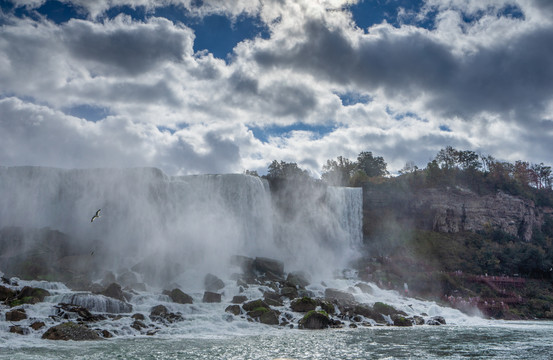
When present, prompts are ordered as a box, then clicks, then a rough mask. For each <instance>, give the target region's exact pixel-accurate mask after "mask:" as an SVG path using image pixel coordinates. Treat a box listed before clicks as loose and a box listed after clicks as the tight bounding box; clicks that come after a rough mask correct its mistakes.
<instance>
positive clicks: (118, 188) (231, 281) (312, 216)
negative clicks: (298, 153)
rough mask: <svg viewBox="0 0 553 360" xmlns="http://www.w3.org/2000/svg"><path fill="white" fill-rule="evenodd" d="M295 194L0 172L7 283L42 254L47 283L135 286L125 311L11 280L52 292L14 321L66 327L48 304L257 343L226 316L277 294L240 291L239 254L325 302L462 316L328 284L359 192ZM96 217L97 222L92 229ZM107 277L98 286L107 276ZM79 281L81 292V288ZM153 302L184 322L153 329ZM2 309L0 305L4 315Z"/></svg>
mask: <svg viewBox="0 0 553 360" xmlns="http://www.w3.org/2000/svg"><path fill="white" fill-rule="evenodd" d="M296 190H298V189H294V190H293V191H292V192H291V193H292V194H295V192H294V191H296ZM303 190H306V189H303ZM300 193H302V196H300V197H293V199H294V200H293V201H292V202H291V203H289V204H285V205H286V206H283V205H282V203H280V204H278V201H275V196H278V192H277V195H275V194H273V195H271V191H270V189H269V187H268V183H267V182H266V181H265V180H262V179H260V178H258V177H252V176H248V175H198V176H178V177H171V176H167V175H165V174H163V173H162V172H161V171H160V170H157V169H149V168H148V169H88V170H62V169H51V168H36V167H18V168H6V167H1V168H0V198H1V199H2V201H1V202H0V241H1V242H2V244H0V245H1V247H0V273H1V271H4V272H6V275H11V274H10V271H11V270H12V269H11V268H10V267H11V266H13V265H14V264H15V265H17V264H20V263H22V262H25V261H26V264H29V263H33V262H34V261H36V259H37V258H36V256H37V254H38V256H39V258H38V259H39V260H40V261H39V262H37V265H40V266H42V267H51V268H52V269H54V270H55V271H56V272H54V274H58V275H59V274H60V273H61V274H69V275H70V278H69V279H72V278H73V277H75V278H80V277H85V278H86V277H88V280H93V281H94V280H96V281H100V280H102V276H104V273H105V272H106V271H107V270H111V271H113V272H114V273H115V274H117V275H115V274H111V276H112V278H111V280H109V281H110V282H113V281H117V282H118V283H119V284H121V285H122V286H131V288H133V289H135V290H128V291H129V293H127V294H129V295H130V297H131V299H130V300H129V303H130V304H127V303H125V302H122V301H119V300H115V299H113V298H108V297H106V296H104V295H99V294H93V293H91V292H83V291H79V292H74V291H72V290H70V289H69V288H67V287H66V286H65V285H63V284H61V283H59V282H44V281H23V280H18V282H19V285H13V284H10V285H7V286H8V287H9V288H10V289H12V290H13V291H22V289H23V287H24V286H31V287H36V288H42V289H45V290H48V291H49V293H50V296H47V297H46V298H45V299H44V301H43V302H40V303H38V304H35V305H30V304H25V305H23V306H22V307H23V308H24V309H25V310H26V312H27V314H28V318H27V319H25V320H22V321H20V322H18V324H19V325H22V326H24V327H28V328H30V327H31V325H32V323H33V322H36V321H44V322H45V323H46V325H47V326H53V325H56V324H58V323H59V322H61V321H63V320H62V319H55V317H56V316H58V315H57V314H58V313H57V310H56V304H62V303H72V304H73V305H75V306H82V307H84V308H86V309H88V310H89V311H91V312H93V313H98V314H108V315H110V316H104V320H100V321H98V322H95V323H94V324H95V325H94V326H96V327H97V328H101V329H107V330H108V331H110V332H111V333H113V334H115V335H117V336H135V335H137V334H138V335H140V334H142V335H144V334H145V331H146V330H148V331H152V332H153V333H156V334H160V335H164V336H173V335H174V334H180V335H183V336H205V335H206V334H208V335H207V336H211V335H212V334H236V333H242V334H257V333H258V332H259V326H261V325H260V324H259V323H257V322H251V321H249V320H251V319H249V318H246V317H245V316H244V313H242V314H241V315H240V316H233V315H230V314H229V313H227V312H226V307H227V306H228V305H229V304H230V303H231V300H232V299H233V297H234V296H236V295H241V296H246V297H247V298H248V299H250V300H253V299H257V298H259V297H260V296H261V294H264V293H267V292H269V293H270V292H273V291H274V290H275V289H274V286H275V283H272V285H271V284H270V283H269V284H266V283H263V281H264V280H260V282H257V283H255V284H253V285H252V284H249V286H248V285H244V284H239V283H238V282H237V281H236V278H233V276H232V275H231V271H235V269H234V268H233V266H232V265H231V264H230V258H231V256H232V255H235V254H236V255H244V256H247V257H250V258H253V257H269V258H273V259H277V260H280V261H283V262H284V267H285V269H286V271H287V272H291V271H296V270H299V271H302V272H303V273H307V275H308V276H309V275H310V276H309V277H310V278H311V284H310V285H309V286H307V287H306V288H305V289H303V290H302V291H303V293H302V294H309V295H311V296H316V297H324V296H325V295H324V294H325V290H326V289H328V288H330V287H332V288H334V289H338V290H341V291H345V292H348V293H350V294H352V295H354V296H355V300H356V301H359V302H361V303H369V304H371V303H374V302H376V301H386V302H387V303H389V304H392V305H395V306H397V307H398V308H400V309H401V310H403V311H405V312H406V313H408V314H413V315H416V314H421V313H427V314H429V315H433V314H438V315H442V314H447V316H448V317H450V318H449V319H451V318H453V319H466V317H464V316H463V315H462V314H461V313H460V312H458V311H456V310H451V309H447V310H444V308H441V307H439V306H437V305H436V304H435V303H430V302H424V301H419V300H416V301H415V300H412V299H407V298H404V297H402V296H400V295H399V294H397V293H395V292H390V291H383V290H380V289H378V288H377V287H376V286H374V285H371V286H373V292H372V294H367V293H363V292H361V291H360V290H359V289H357V288H356V287H355V286H356V285H357V283H358V280H354V279H343V278H342V279H334V278H333V272H334V270H336V269H340V268H343V267H344V266H346V265H347V261H349V260H352V259H354V258H355V257H356V256H358V255H359V250H360V246H361V243H362V232H361V226H362V193H361V189H349V188H336V187H326V186H320V184H319V185H317V186H316V187H313V188H308V189H307V190H306V191H303V192H302V191H301V189H300ZM99 208H100V209H102V210H101V212H100V218H98V219H95V220H94V222H91V217H92V215H94V213H95V212H96V210H97V209H99ZM29 259H30V260H31V261H29ZM40 266H39V267H40ZM207 273H214V274H216V275H219V276H220V277H221V278H222V279H223V281H224V287H223V288H222V289H220V290H219V293H220V294H221V296H222V299H221V302H220V303H206V302H204V300H203V296H204V290H205V287H204V284H203V279H204V276H205V274H207ZM108 279H110V278H109V277H108ZM103 280H104V283H103V284H102V286H106V284H108V283H106V282H105V281H107V280H106V277H104V279H103ZM321 280H324V282H321ZM255 281H257V280H255ZM142 282H146V283H147V285H144V284H143V283H142ZM137 283H138V284H137ZM76 284H77V288H78V285H80V283H79V282H77V283H76ZM96 285H97V286H100V284H96ZM133 285H141V286H142V287H141V289H140V288H139V287H136V286H134V287H133ZM175 287H177V288H180V289H182V290H184V291H186V293H187V294H189V295H190V296H191V298H192V299H193V304H180V303H176V302H174V301H172V299H171V298H170V297H169V296H168V295H166V294H165V293H162V291H161V290H164V289H174V288H175ZM72 288H75V287H72ZM89 289H91V287H89ZM299 296H304V295H299ZM158 305H163V306H165V307H166V308H167V309H168V311H170V312H174V313H179V314H181V316H182V317H183V318H184V319H185V321H184V320H183V321H180V322H178V323H174V324H165V325H164V326H160V325H159V323H156V322H155V320H152V319H151V318H149V316H148V315H149V314H150V311H151V310H152V308H153V307H155V306H158ZM2 306H3V308H2ZM273 306H274V308H275V309H277V310H278V311H279V312H280V313H282V314H286V313H287V316H288V320H289V321H290V323H293V324H296V325H295V326H297V324H298V322H299V320H300V319H301V318H302V316H303V314H295V313H292V312H290V310H289V309H290V308H289V307H290V300H289V299H287V300H284V303H283V304H282V305H281V306H278V305H273ZM8 309H9V307H8V306H6V305H0V310H1V311H2V312H7V311H8ZM132 313H135V315H136V314H141V315H142V317H143V318H144V319H145V320H144V321H145V322H146V326H147V329H146V330H139V329H137V326H135V325H136V324H134V322H133V321H134V320H133V319H134V317H133V318H131V314H132ZM72 316H76V315H72ZM3 320H4V319H3V318H2V317H0V340H3V339H6V340H7V341H6V343H8V342H9V343H10V344H13V343H14V342H15V343H18V344H19V342H18V339H19V338H17V336H19V335H12V334H10V332H9V331H10V329H11V326H13V325H12V324H11V323H9V322H8V321H3ZM288 320H287V321H288ZM454 321H458V320H454ZM462 321H463V320H460V322H462ZM275 329H277V328H272V330H271V331H273V330H275ZM266 330H267V329H266ZM29 331H31V330H29ZM43 332H44V330H38V331H35V330H32V331H31V333H30V335H29V336H31V337H32V338H35V339H37V340H38V339H40V336H41V334H42V333H43ZM202 334H203V335H202ZM0 343H1V341H0ZM21 344H26V342H21ZM22 346H26V345H22Z"/></svg>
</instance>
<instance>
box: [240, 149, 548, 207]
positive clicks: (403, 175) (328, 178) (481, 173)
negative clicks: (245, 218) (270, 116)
mask: <svg viewBox="0 0 553 360" xmlns="http://www.w3.org/2000/svg"><path fill="white" fill-rule="evenodd" d="M246 173H248V174H252V175H257V173H255V172H250V171H246ZM264 177H265V178H266V179H267V180H269V182H271V183H272V185H274V184H278V183H281V182H282V181H284V180H295V181H298V180H310V181H314V179H312V178H311V177H310V176H309V173H308V172H307V171H306V170H303V169H301V168H299V167H298V165H297V164H296V163H287V162H284V161H280V162H278V161H276V160H274V161H273V162H272V163H271V164H270V165H269V168H268V172H267V175H265V176H264ZM321 181H322V182H324V183H326V184H328V185H333V186H353V187H360V186H362V185H363V184H364V183H366V182H370V183H376V184H383V183H387V184H389V185H391V186H403V187H405V186H408V187H409V188H410V189H412V190H417V189H422V188H429V187H454V186H462V187H466V188H469V189H470V190H472V191H474V192H476V193H478V194H481V195H483V194H489V193H495V192H497V191H498V190H500V191H503V192H505V193H508V194H511V195H514V196H520V197H523V198H526V199H529V200H532V201H534V202H535V203H536V205H538V206H553V189H552V186H553V174H552V169H551V166H547V165H544V164H543V163H540V164H532V163H530V162H528V161H522V160H517V161H515V162H514V163H510V162H506V161H500V160H497V159H495V158H494V157H493V156H491V155H479V154H477V153H476V152H474V151H471V150H457V149H455V148H453V147H451V146H447V147H446V148H444V149H441V150H440V151H439V152H438V153H437V154H436V156H435V158H434V159H433V160H431V161H430V162H428V163H427V165H426V167H425V168H422V169H420V168H419V167H418V166H417V165H415V163H414V162H413V161H409V162H407V163H406V164H405V166H404V167H403V168H402V169H401V170H400V171H399V175H398V176H390V173H389V171H388V169H387V164H386V161H385V160H384V158H383V157H381V156H375V155H373V153H372V152H370V151H363V152H361V153H360V154H359V155H358V156H357V159H356V160H350V159H348V158H345V157H343V156H338V157H337V158H336V159H329V160H327V161H326V164H325V165H324V166H323V168H322V174H321Z"/></svg>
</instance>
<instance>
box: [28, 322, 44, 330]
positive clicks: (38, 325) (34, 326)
mask: <svg viewBox="0 0 553 360" xmlns="http://www.w3.org/2000/svg"><path fill="white" fill-rule="evenodd" d="M45 326H46V324H45V323H44V322H42V321H35V322H34V323H32V324H31V329H33V330H39V329H42V328H43V327H45Z"/></svg>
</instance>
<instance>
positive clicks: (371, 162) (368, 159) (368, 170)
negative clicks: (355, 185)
mask: <svg viewBox="0 0 553 360" xmlns="http://www.w3.org/2000/svg"><path fill="white" fill-rule="evenodd" d="M386 167H387V164H386V162H385V161H384V158H383V157H382V156H373V154H372V152H370V151H363V152H361V153H360V154H359V156H357V169H358V170H361V171H363V172H364V173H365V174H366V175H367V176H368V177H382V176H386V175H388V174H389V172H388V170H387V169H386Z"/></svg>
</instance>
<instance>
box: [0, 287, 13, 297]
mask: <svg viewBox="0 0 553 360" xmlns="http://www.w3.org/2000/svg"><path fill="white" fill-rule="evenodd" d="M15 294H16V293H15V291H14V290H12V289H10V288H8V287H5V286H2V285H0V301H5V300H8V299H10V298H14V297H15Z"/></svg>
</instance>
